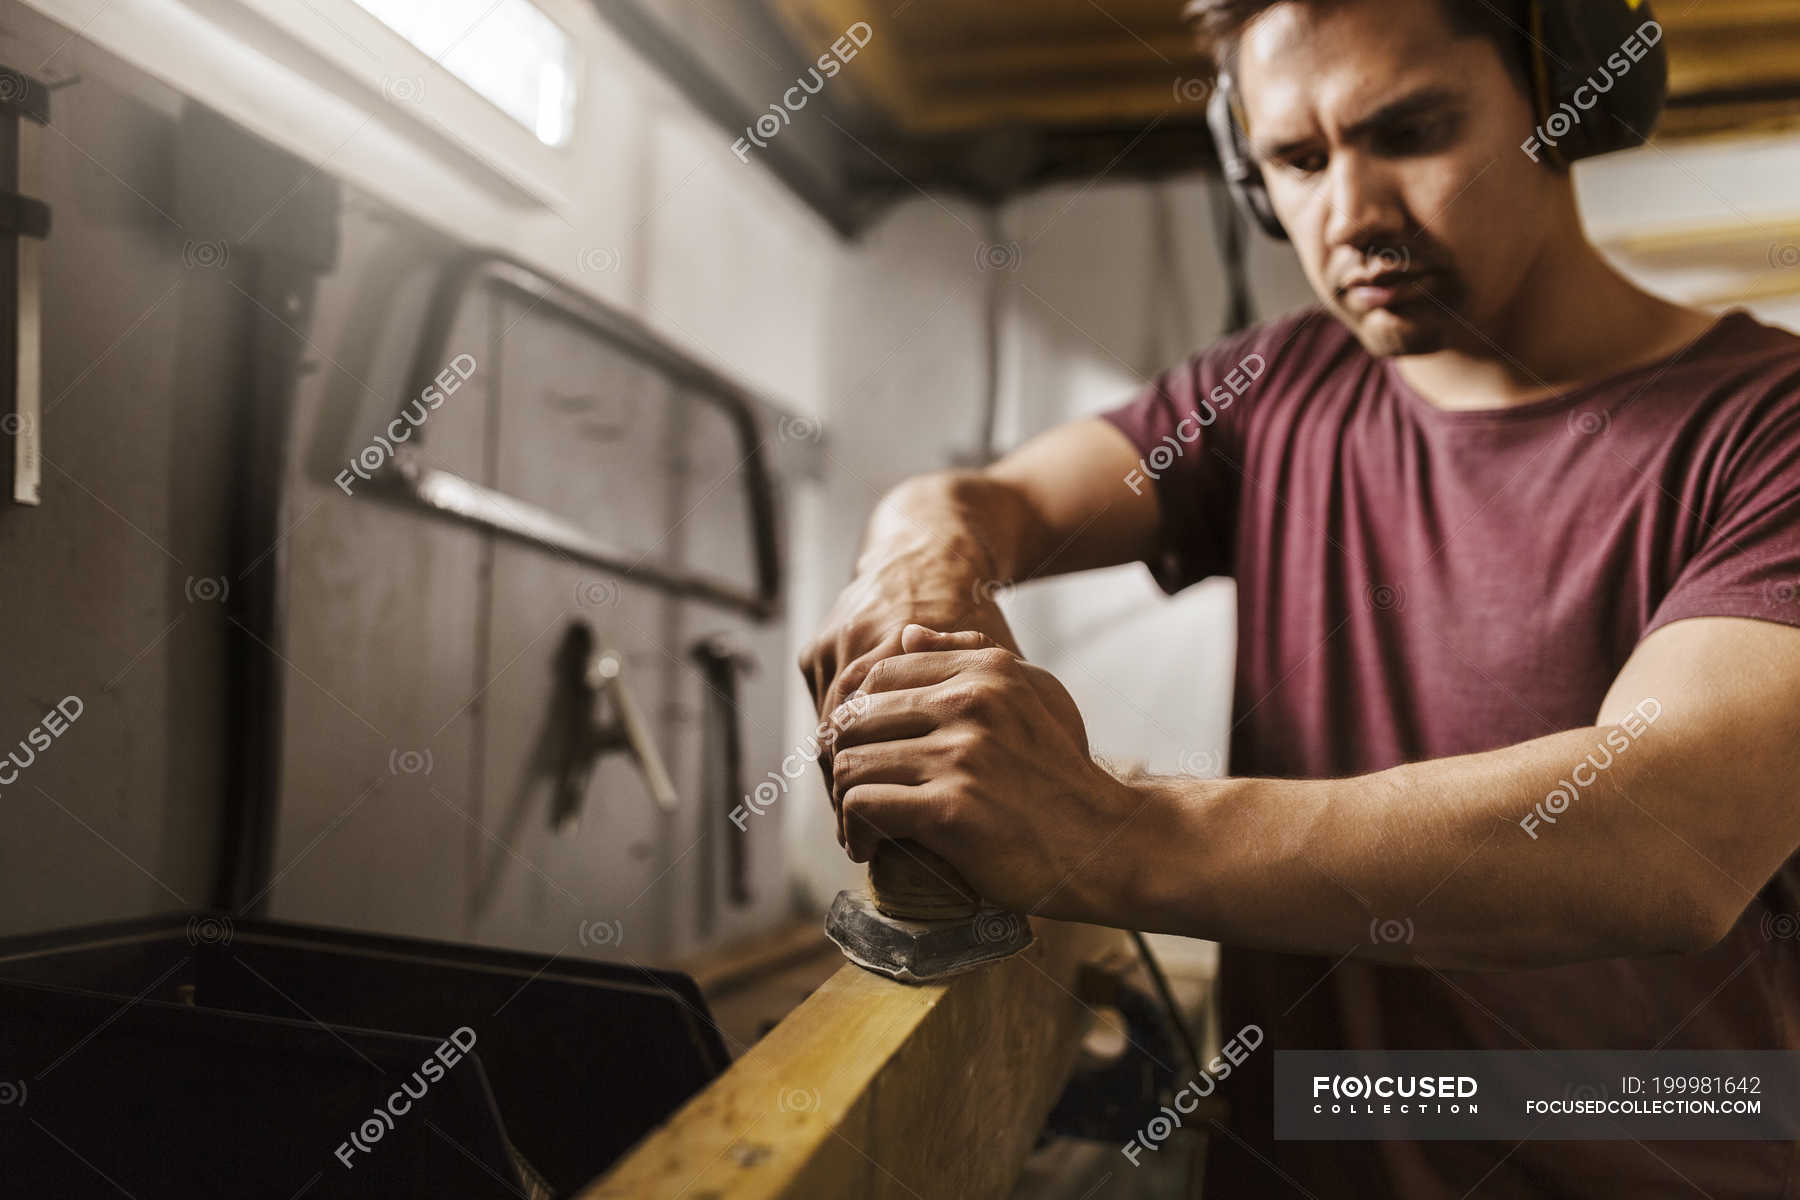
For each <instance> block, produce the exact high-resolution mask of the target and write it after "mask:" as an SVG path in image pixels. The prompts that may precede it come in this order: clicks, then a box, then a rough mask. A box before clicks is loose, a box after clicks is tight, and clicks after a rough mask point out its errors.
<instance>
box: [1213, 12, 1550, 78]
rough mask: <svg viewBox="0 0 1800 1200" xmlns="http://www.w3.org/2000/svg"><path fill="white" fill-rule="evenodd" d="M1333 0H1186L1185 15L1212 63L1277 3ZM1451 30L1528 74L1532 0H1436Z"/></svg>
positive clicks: (1518, 72)
mask: <svg viewBox="0 0 1800 1200" xmlns="http://www.w3.org/2000/svg"><path fill="white" fill-rule="evenodd" d="M1333 2H1335V0H1187V3H1186V4H1185V5H1184V6H1183V7H1182V10H1181V15H1182V19H1183V20H1184V21H1186V22H1187V24H1188V26H1189V28H1191V29H1193V31H1194V33H1195V35H1196V36H1197V37H1199V39H1200V44H1201V48H1202V49H1204V50H1205V51H1206V52H1207V53H1208V54H1209V55H1210V56H1211V57H1212V59H1213V61H1214V63H1215V64H1217V63H1222V62H1224V61H1226V59H1227V57H1228V55H1229V54H1230V52H1231V48H1232V46H1233V44H1234V43H1235V42H1236V41H1237V38H1238V35H1239V34H1241V33H1243V31H1244V27H1245V26H1246V25H1248V24H1250V22H1251V21H1254V20H1255V19H1256V18H1257V17H1260V16H1261V15H1262V14H1263V13H1265V12H1267V11H1269V10H1270V9H1271V8H1274V7H1275V6H1276V5H1278V4H1289V3H1297V4H1329V3H1333ZM1438 7H1439V8H1441V9H1442V10H1443V13H1444V17H1445V19H1446V20H1447V21H1448V22H1449V24H1450V30H1451V32H1453V33H1456V34H1459V35H1461V36H1464V37H1484V38H1487V39H1488V40H1489V41H1491V42H1493V43H1494V46H1495V48H1496V49H1498V50H1499V51H1500V57H1501V58H1502V59H1503V60H1504V61H1505V63H1506V65H1507V67H1508V68H1509V69H1511V70H1512V72H1513V73H1514V75H1516V76H1517V77H1518V78H1519V79H1521V80H1528V79H1529V76H1530V72H1529V68H1528V67H1527V59H1528V56H1527V54H1526V53H1525V51H1526V47H1527V45H1528V39H1529V38H1530V36H1531V35H1530V28H1529V23H1530V21H1531V12H1530V8H1531V6H1530V3H1529V0H1438Z"/></svg>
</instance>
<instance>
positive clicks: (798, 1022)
mask: <svg viewBox="0 0 1800 1200" xmlns="http://www.w3.org/2000/svg"><path fill="white" fill-rule="evenodd" d="M1032 926H1033V928H1034V930H1035V931H1036V933H1037V938H1038V940H1037V942H1036V944H1034V945H1033V946H1032V947H1031V948H1030V949H1029V950H1027V951H1025V952H1024V953H1022V954H1020V955H1018V956H1016V957H1014V958H1011V959H1008V960H1006V961H1005V962H1002V963H999V964H996V965H995V966H992V967H989V968H987V969H985V970H980V971H975V972H972V973H970V974H967V975H962V976H958V977H956V978H954V979H951V980H949V981H947V982H945V983H940V984H932V985H929V986H925V987H911V986H908V985H906V984H901V983H896V982H894V981H893V980H890V979H886V978H883V977H881V976H878V975H874V974H871V973H870V972H868V971H865V970H863V969H862V968H860V967H855V966H850V965H848V964H846V965H845V966H844V967H843V968H842V969H841V970H839V971H838V973H837V974H836V975H834V976H832V978H831V979H830V980H828V981H827V982H826V983H825V984H824V986H822V987H820V988H819V990H818V991H816V992H814V993H813V994H812V995H811V996H810V997H808V998H807V1000H806V1001H805V1003H803V1004H801V1005H800V1007H799V1008H797V1009H795V1010H794V1011H793V1012H792V1013H790V1014H789V1015H788V1017H787V1019H786V1020H784V1021H782V1022H781V1024H779V1025H777V1026H776V1027H775V1028H774V1029H773V1030H771V1031H770V1032H769V1034H768V1035H767V1036H766V1037H764V1038H763V1039H762V1040H761V1041H759V1042H757V1043H756V1044H755V1045H754V1046H752V1047H750V1049H749V1050H747V1051H746V1052H745V1053H744V1055H743V1057H741V1058H740V1059H738V1061H737V1062H736V1063H734V1064H733V1065H732V1067H731V1069H730V1070H728V1071H727V1072H726V1073H725V1074H724V1075H722V1076H720V1077H719V1078H718V1079H717V1080H715V1081H714V1082H713V1084H712V1086H710V1087H708V1088H707V1089H706V1090H705V1091H703V1092H701V1093H700V1094H699V1095H697V1096H695V1097H694V1098H693V1099H692V1100H690V1101H689V1102H688V1103H687V1104H686V1105H685V1106H683V1107H682V1108H681V1110H680V1111H678V1112H677V1113H676V1114H675V1115H674V1116H673V1117H671V1118H670V1119H669V1121H668V1122H666V1123H665V1124H664V1125H662V1126H661V1127H659V1128H658V1129H656V1130H655V1131H653V1132H652V1133H651V1134H649V1136H647V1137H646V1138H645V1139H644V1140H643V1141H642V1142H640V1143H639V1144H638V1145H637V1146H636V1147H635V1148H634V1149H633V1150H632V1152H631V1153H630V1154H628V1155H627V1156H626V1157H625V1158H624V1159H623V1160H621V1161H620V1162H619V1163H618V1164H617V1165H616V1166H615V1167H614V1168H613V1170H611V1171H609V1172H608V1173H607V1174H606V1175H605V1176H603V1177H602V1178H600V1179H598V1180H596V1181H595V1182H594V1183H593V1184H591V1185H589V1187H588V1188H587V1189H586V1190H584V1191H583V1192H581V1193H580V1196H579V1200H674V1198H676V1197H686V1198H689V1200H694V1198H698V1197H706V1198H707V1200H810V1198H812V1197H822V1196H857V1197H874V1198H876V1200H899V1198H906V1200H936V1198H937V1197H940V1196H956V1197H968V1198H972V1200H980V1198H982V1197H996V1198H999V1197H1004V1196H1006V1195H1007V1193H1008V1192H1009V1191H1010V1189H1011V1187H1012V1183H1013V1179H1014V1177H1015V1176H1016V1175H1017V1174H1018V1172H1019V1168H1020V1166H1021V1164H1023V1163H1024V1161H1025V1157H1026V1155H1027V1153H1029V1151H1030V1149H1031V1146H1032V1143H1033V1141H1034V1140H1035V1139H1036V1137H1037V1133H1038V1130H1039V1128H1040V1127H1041V1126H1042V1124H1043V1120H1044V1117H1045V1114H1047V1113H1048V1112H1049V1110H1050V1106H1051V1105H1052V1104H1054V1103H1055V1101H1056V1097H1057V1095H1058V1094H1059V1093H1060V1092H1061V1090H1062V1086H1063V1083H1064V1082H1065V1081H1066V1079H1067V1077H1068V1073H1069V1069H1070V1066H1071V1065H1072V1064H1073V1062H1074V1061H1075V1055H1076V1051H1077V1050H1078V1048H1079V1046H1080V1042H1081V1038H1082V1035H1083V1034H1084V1032H1085V1031H1086V1030H1087V1028H1088V1025H1089V1022H1090V1020H1091V1019H1092V1016H1093V1014H1092V1012H1091V1010H1089V1009H1088V1008H1087V1006H1085V1005H1083V1004H1082V1003H1081V1002H1080V1001H1079V1000H1077V999H1076V997H1075V994H1074V986H1075V976H1076V972H1077V969H1078V968H1079V966H1080V965H1081V964H1082V963H1083V962H1091V961H1096V960H1098V959H1100V958H1103V957H1107V956H1109V955H1112V954H1124V953H1125V947H1126V946H1127V943H1126V942H1125V940H1124V934H1122V933H1121V932H1120V931H1118V930H1114V929H1101V928H1098V927H1095V926H1089V925H1067V924H1062V923H1060V922H1055V921H1045V920H1038V919H1034V920H1033V921H1032Z"/></svg>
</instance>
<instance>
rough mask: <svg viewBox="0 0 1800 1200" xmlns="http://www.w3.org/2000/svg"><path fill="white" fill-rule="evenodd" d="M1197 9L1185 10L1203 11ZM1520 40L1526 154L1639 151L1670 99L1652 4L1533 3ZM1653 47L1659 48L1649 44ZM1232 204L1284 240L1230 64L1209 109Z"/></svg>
mask: <svg viewBox="0 0 1800 1200" xmlns="http://www.w3.org/2000/svg"><path fill="white" fill-rule="evenodd" d="M1201 3H1202V0H1192V2H1191V3H1190V4H1189V6H1188V8H1189V11H1190V12H1191V11H1192V10H1194V9H1196V8H1198V7H1199V6H1200V4H1201ZM1529 8H1530V11H1529V14H1528V15H1529V21H1530V29H1529V30H1528V36H1526V37H1524V38H1522V39H1521V41H1522V42H1523V43H1524V45H1523V50H1524V53H1525V55H1526V66H1527V77H1528V78H1529V79H1530V81H1531V91H1532V108H1533V111H1534V113H1535V115H1536V118H1537V126H1536V128H1535V129H1534V130H1533V131H1532V136H1531V137H1530V138H1527V139H1526V141H1525V143H1524V145H1522V146H1521V147H1520V150H1521V152H1522V153H1526V154H1529V155H1531V156H1532V157H1533V159H1537V158H1538V157H1539V156H1540V155H1541V156H1542V157H1543V158H1544V159H1546V160H1548V161H1549V162H1550V163H1551V164H1552V165H1553V166H1555V167H1557V168H1566V167H1567V166H1568V165H1569V164H1570V163H1573V162H1576V161H1578V160H1580V159H1584V158H1593V157H1595V156H1596V155H1600V154H1610V153H1611V152H1613V151H1614V150H1626V149H1629V148H1631V147H1633V146H1641V145H1643V143H1644V141H1645V139H1646V138H1648V137H1649V136H1650V131H1651V129H1652V128H1653V127H1654V126H1655V124H1656V119H1657V117H1658V116H1659V115H1661V113H1662V109H1663V102H1664V101H1665V100H1666V99H1667V98H1668V92H1669V57H1668V49H1667V47H1666V46H1665V45H1664V43H1663V37H1662V27H1661V26H1660V25H1658V24H1657V23H1656V20H1655V18H1654V17H1653V16H1652V15H1651V13H1650V4H1649V0H1531V3H1530V6H1529ZM1652 39H1654V40H1652ZM1206 123H1207V125H1208V127H1209V128H1210V129H1211V131H1212V137H1213V143H1214V144H1215V145H1216V146H1217V147H1218V152H1219V166H1220V169H1221V170H1222V171H1223V172H1224V175H1225V186H1226V187H1227V188H1228V189H1229V190H1230V192H1231V195H1232V198H1233V199H1234V200H1236V201H1237V203H1238V207H1239V208H1241V209H1242V210H1243V211H1244V212H1245V213H1246V214H1247V215H1248V216H1249V217H1250V219H1251V220H1252V221H1254V222H1255V223H1256V224H1257V226H1259V227H1260V228H1261V229H1262V230H1263V232H1265V233H1267V234H1268V235H1269V236H1270V237H1272V238H1276V239H1278V240H1283V241H1285V240H1286V239H1287V231H1286V230H1284V229H1282V227H1281V221H1280V220H1279V219H1278V218H1277V217H1276V216H1275V207H1274V205H1272V204H1271V203H1270V202H1269V190H1268V187H1267V186H1266V184H1265V183H1264V181H1263V177H1262V171H1261V169H1260V168H1259V167H1258V166H1257V165H1256V160H1255V158H1254V157H1253V156H1252V154H1251V152H1250V139H1249V135H1248V134H1247V133H1246V132H1245V127H1244V116H1243V109H1242V106H1241V105H1240V103H1239V100H1238V94H1237V89H1236V87H1235V85H1234V82H1233V80H1232V77H1231V72H1230V71H1229V69H1227V67H1226V65H1225V64H1223V63H1221V64H1220V68H1219V79H1218V86H1217V88H1215V89H1214V91H1213V95H1212V99H1211V100H1210V101H1208V103H1207V106H1206Z"/></svg>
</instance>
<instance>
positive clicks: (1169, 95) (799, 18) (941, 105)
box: [763, 0, 1800, 136]
mask: <svg viewBox="0 0 1800 1200" xmlns="http://www.w3.org/2000/svg"><path fill="white" fill-rule="evenodd" d="M763 2H764V3H766V4H767V5H768V6H769V8H770V9H771V11H772V12H773V14H774V15H775V17H776V19H777V20H778V21H779V22H780V23H781V25H782V27H783V28H784V29H785V30H786V32H787V34H788V36H789V38H790V39H791V40H792V41H793V43H794V45H795V46H796V48H800V52H801V53H802V55H803V56H804V57H807V58H810V57H812V55H813V54H815V53H816V52H817V51H818V50H819V49H823V48H824V47H826V46H829V45H830V44H831V43H832V42H833V41H834V40H836V39H837V38H838V37H839V36H840V35H841V34H842V32H843V31H844V30H845V29H847V28H849V27H850V26H851V25H853V24H854V23H855V22H857V21H866V22H868V24H869V26H870V28H871V30H872V33H873V36H872V37H871V38H870V40H869V43H868V45H867V47H866V48H865V49H864V50H863V51H862V53H861V55H860V56H859V58H858V60H857V62H856V63H855V66H854V69H852V70H847V71H845V72H844V73H843V74H842V75H841V76H839V77H838V80H837V81H835V82H834V83H833V84H832V90H833V93H834V98H836V99H843V98H844V97H843V95H842V93H849V94H851V95H853V96H854V98H855V99H856V100H857V101H859V102H860V103H861V104H863V105H864V106H866V107H867V108H868V109H870V110H871V111H872V112H873V113H874V114H875V115H877V116H879V117H880V118H882V119H884V120H885V122H886V123H888V124H889V125H891V126H892V127H893V128H895V129H896V130H898V131H899V132H901V133H903V134H910V135H915V136H931V135H945V134H950V135H954V134H965V133H972V132H977V131H980V130H984V129H992V128H995V127H1001V126H1007V125H1016V124H1026V125H1035V126H1048V127H1064V128H1066V127H1070V126H1081V125H1111V126H1117V125H1119V124H1122V123H1130V122H1145V123H1148V122H1149V121H1151V120H1153V119H1155V118H1156V117H1158V116H1165V117H1175V118H1177V119H1183V120H1194V119H1198V116H1199V113H1198V111H1197V110H1198V109H1199V107H1200V105H1199V98H1200V97H1201V95H1202V89H1201V88H1200V86H1199V85H1198V84H1196V83H1194V82H1193V81H1194V80H1196V79H1198V78H1199V77H1200V76H1201V75H1202V74H1203V71H1204V67H1203V63H1202V62H1201V60H1200V58H1199V56H1198V54H1197V53H1196V51H1195V49H1194V47H1193V44H1192V42H1191V40H1190V37H1189V35H1188V33H1187V31H1186V30H1185V29H1184V27H1183V26H1182V24H1181V21H1180V19H1179V9H1180V2H1179V0H881V3H880V4H875V5H871V4H870V3H868V0H763ZM1657 18H1658V20H1659V21H1661V22H1662V24H1663V26H1664V27H1665V29H1666V30H1667V32H1668V40H1669V47H1670V74H1671V89H1672V97H1671V104H1670V110H1669V113H1668V115H1667V117H1666V118H1665V120H1664V124H1663V132H1664V135H1665V136H1679V135H1683V134H1697V133H1711V132H1724V131H1737V130H1742V129H1747V128H1753V127H1766V126H1769V125H1781V124H1791V123H1796V122H1800V0H1665V2H1664V3H1662V4H1661V5H1659V6H1657Z"/></svg>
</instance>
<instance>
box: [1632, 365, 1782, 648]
mask: <svg viewBox="0 0 1800 1200" xmlns="http://www.w3.org/2000/svg"><path fill="white" fill-rule="evenodd" d="M1762 415H1763V418H1764V419H1761V420H1756V421H1752V422H1749V423H1747V425H1746V427H1745V429H1744V431H1743V433H1742V435H1741V436H1740V438H1739V439H1737V449H1736V451H1735V453H1734V454H1733V455H1732V456H1731V459H1730V461H1729V462H1728V463H1727V464H1726V465H1725V468H1724V471H1723V472H1722V475H1721V480H1722V482H1721V485H1720V486H1719V488H1718V489H1717V491H1716V493H1715V495H1716V496H1717V500H1716V502H1715V503H1711V504H1707V505H1705V506H1704V507H1703V508H1702V511H1701V513H1700V521H1699V532H1698V543H1699V547H1698V549H1697V550H1696V551H1695V552H1694V553H1693V554H1692V555H1691V556H1690V557H1689V559H1688V561H1687V562H1686V563H1685V564H1684V565H1683V566H1682V568H1681V570H1680V572H1679V573H1678V574H1677V576H1676V578H1675V582H1674V584H1673V585H1672V586H1671V587H1670V589H1669V591H1668V593H1667V594H1666V595H1665V596H1664V597H1663V600H1662V603H1661V604H1659V605H1658V606H1657V608H1656V611H1655V613H1654V614H1652V616H1651V619H1650V623H1649V624H1648V625H1647V626H1646V627H1645V630H1644V632H1645V633H1646V634H1648V633H1649V632H1650V631H1651V630H1653V629H1656V628H1658V627H1660V626H1663V625H1667V624H1669V623H1670V622H1671V621H1679V620H1682V619H1683V618H1686V617H1750V618H1757V619H1761V620H1767V621H1776V622H1779V623H1781V624H1783V625H1796V626H1800V373H1797V374H1796V375H1795V376H1793V377H1792V378H1791V379H1790V380H1789V381H1787V383H1786V385H1785V386H1784V387H1783V388H1782V389H1781V390H1780V391H1779V392H1778V393H1777V394H1776V395H1774V396H1771V397H1770V399H1769V402H1768V403H1767V404H1766V405H1765V406H1764V413H1763V414H1762Z"/></svg>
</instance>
